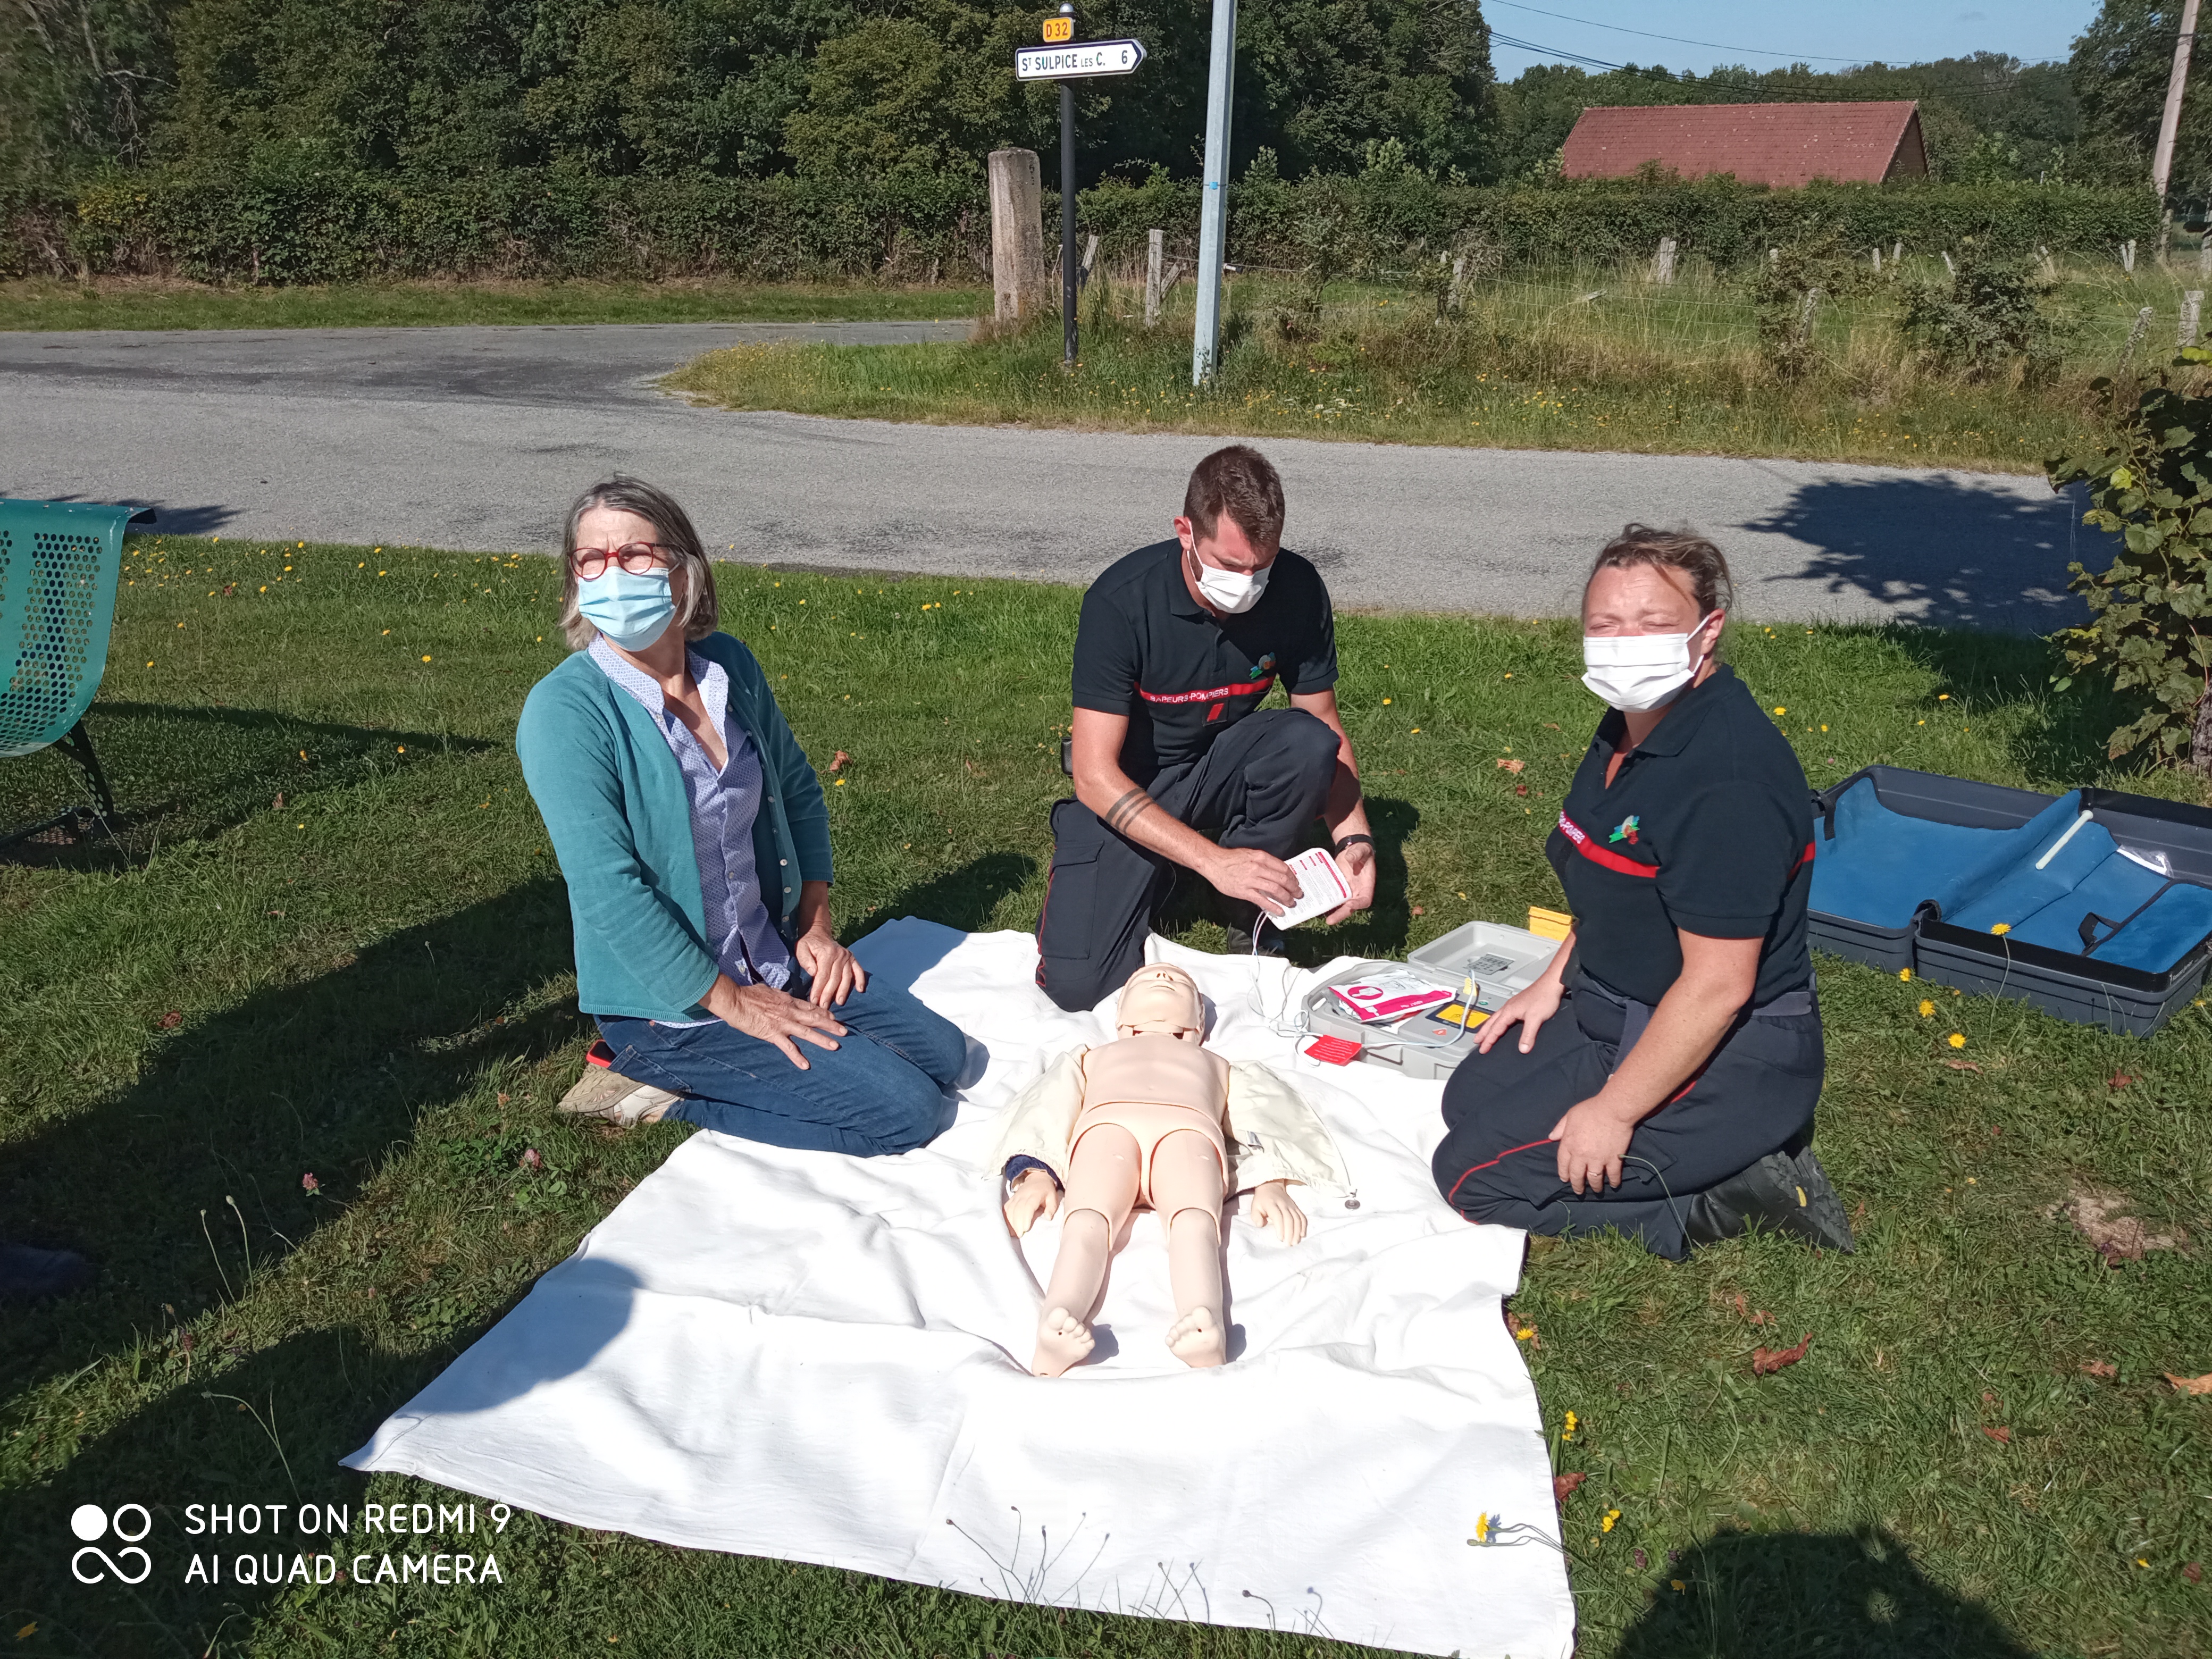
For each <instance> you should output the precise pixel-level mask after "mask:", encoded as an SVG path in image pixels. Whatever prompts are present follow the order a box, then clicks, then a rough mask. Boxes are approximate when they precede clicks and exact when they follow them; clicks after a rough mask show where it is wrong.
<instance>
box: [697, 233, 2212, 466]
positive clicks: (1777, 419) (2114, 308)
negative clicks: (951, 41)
mask: <svg viewBox="0 0 2212 1659" xmlns="http://www.w3.org/2000/svg"><path fill="white" fill-rule="evenodd" d="M1923 266H1924V267H1926V269H1924V270H1923V269H1920V268H1919V267H1923ZM1941 276H1942V265H1941V264H1940V263H1938V262H1936V261H1935V260H1933V259H1926V260H1908V261H1906V268H1905V270H1904V271H1903V272H1901V273H1900V272H1899V271H1898V270H1897V268H1895V267H1892V268H1891V275H1890V276H1889V278H1888V279H1887V280H1886V281H1885V283H1884V284H1883V285H1882V286H1881V287H1879V288H1877V289H1873V290H1872V291H1870V292H1868V293H1865V294H1861V295H1853V296H1851V297H1850V298H1848V299H1846V300H1844V301H1837V302H1829V303H1826V304H1824V305H1823V306H1822V307H1820V309H1819V311H1818V312H1817V313H1816V327H1815V331H1814V338H1815V341H1816V343H1817V345H1818V347H1819V361H1818V362H1817V363H1816V364H1815V366H1814V368H1812V369H1811V370H1810V371H1808V372H1806V373H1802V374H1789V375H1778V374H1776V373H1775V372H1774V371H1772V370H1771V369H1770V368H1768V367H1767V366H1766V365H1765V362H1764V361H1763V360H1762V359H1761V357H1760V356H1759V349H1758V343H1757V329H1756V319H1754V317H1753V309H1752V304H1751V299H1750V295H1749V292H1748V290H1747V288H1746V287H1745V285H1744V284H1743V283H1741V282H1738V281H1735V280H1733V279H1727V278H1723V277H1722V276H1717V275H1716V274H1715V273H1714V272H1712V271H1711V270H1709V269H1706V268H1704V267H1702V266H1692V267H1690V268H1688V269H1686V270H1685V271H1684V273H1683V275H1682V276H1680V279H1679V280H1677V281H1676V282H1675V283H1672V284H1670V285H1668V286H1665V287H1660V286H1657V285H1655V284H1652V283H1649V282H1647V281H1646V280H1644V273H1643V272H1642V271H1641V270H1620V269H1619V268H1615V267H1600V266H1591V267H1588V268H1583V269H1579V270H1536V271H1508V272H1505V273H1503V274H1501V275H1498V276H1490V277H1486V278H1484V279H1483V280H1481V281H1480V282H1479V283H1474V284H1473V285H1471V286H1470V287H1469V289H1468V291H1467V298H1466V302H1465V307H1464V309H1463V312H1462V314H1460V315H1459V316H1457V317H1456V318H1455V319H1453V320H1451V321H1449V323H1443V322H1439V321H1438V320H1437V312H1436V303H1435V301H1434V298H1433V297H1432V296H1424V295H1419V294H1417V293H1415V292H1413V291H1412V290H1410V289H1407V288H1404V287H1394V286H1383V285H1377V284H1375V283H1349V282H1346V283H1333V284H1331V285H1330V286H1329V287H1328V289H1327V290H1326V291H1325V292H1324V293H1323V294H1322V296H1321V302H1320V304H1319V305H1318V307H1317V308H1304V307H1308V306H1309V303H1310V296H1309V295H1305V294H1304V291H1303V290H1302V289H1301V288H1300V287H1299V285H1298V284H1297V283H1296V282H1295V281H1294V280H1292V279H1291V278H1290V277H1289V276H1285V275H1284V274H1281V273H1272V274H1271V273H1259V274H1249V275H1245V276H1237V277H1233V278H1231V280H1230V283H1229V284H1228V293H1227V295H1226V297H1225V301H1224V315H1225V319H1226V321H1225V325H1224V330H1223V339H1224V345H1223V359H1222V368H1221V371H1220V373H1219V374H1218V378H1217V380H1216V383H1215V384H1214V385H1213V386H1212V387H1210V388H1208V389H1206V390H1205V391H1194V390H1193V388H1192V386H1191V384H1190V329H1191V305H1192V287H1191V285H1190V284H1189V283H1182V284H1181V285H1179V286H1178V287H1177V288H1176V289H1175V290H1173V292H1172V293H1171V294H1170V304H1169V307H1168V310H1167V313H1166V314H1165V316H1164V318H1163V320H1162V321H1161V322H1160V323H1159V324H1158V325H1156V326H1153V327H1150V328H1147V327H1146V325H1145V324H1144V321H1143V294H1142V289H1141V283H1140V281H1139V283H1131V282H1130V281H1128V280H1126V278H1125V279H1124V280H1121V281H1118V282H1116V281H1110V280H1109V281H1106V282H1102V283H1096V284H1094V285H1093V286H1092V288H1091V290H1090V291H1089V292H1088V294H1087V295H1086V296H1085V300H1084V301H1083V305H1082V319H1083V325H1084V333H1083V348H1082V350H1083V356H1082V359H1081V362H1079V365H1078V367H1077V368H1076V371H1075V372H1074V373H1073V374H1069V373H1067V372H1066V370H1065V369H1064V368H1063V367H1062V363H1061V350H1062V347H1061V337H1060V322H1059V319H1058V317H1057V315H1056V314H1054V315H1052V316H1048V317H1046V318H1044V319H1042V322H1041V323H1040V324H1039V325H1038V326H1036V327H1035V328H1032V329H1030V330H1028V331H1024V332H1022V333H1019V334H1016V335H1013V336H1011V337H990V338H984V339H980V340H975V341H972V342H969V343H962V344H931V345H912V346H845V347H836V346H817V345H791V346H781V345H768V346H740V347H738V348H735V349H731V350H727V351H722V352H717V353H714V354H713V355H711V356H707V357H704V358H702V359H701V360H700V361H699V362H696V363H693V364H691V365H690V366H688V367H687V368H684V370H683V371H682V372H680V373H679V374H677V375H676V376H674V377H673V378H672V379H671V382H670V384H671V385H672V386H676V387H678V389H680V390H684V391H687V392H691V393H693V394H694V395H696V396H697V397H700V398H704V399H706V400H708V401H709V402H714V403H719V404H724V405H726V406H727V407H729V408H732V409H781V410H794V411H797V412H800V413H805V414H815V415H834V416H874V417H878V418H882V419H888V420H908V421H933V422H952V423H956V424H962V425H990V424H996V423H1000V422H1025V423H1030V424H1034V425H1039V426H1058V427H1075V428H1109V429H1114V430H1121V431H1196V432H1209V433H1210V432H1237V433H1247V434H1250V435H1255V436H1261V437H1278V436H1284V435H1291V436H1307V437H1315V436H1323V437H1327V436H1336V437H1346V438H1361V439H1370V440H1373V439H1382V440H1386V441H1392V442H1398V443H1421V444H1462V445H1479V446H1483V447H1497V448H1537V449H1597V450H1628V451H1635V452H1640V453H1665V454H1680V453H1698V454H1729V455H1773V456H1790V457H1794V458H1797V459H1807V460H1838V461H1859V462H1867V463H1874V464H1877V465H1903V466H1959V467H1966V468H1971V469H1975V470H1979V471H1997V472H2036V471H2040V470H2041V467H2042V462H2043V459H2044V457H2045V455H2047V454H2049V453H2052V452H2053V451H2055V450H2057V449H2061V448H2063V447H2069V446H2070V445H2072V444H2074V443H2075V442H2076V441H2078V439H2079V436H2080V434H2081V428H2082V426H2083V424H2084V423H2085V421H2093V420H2094V419H2096V418H2097V416H2098V414H2099V412H2100V410H2101V407H2102V404H2101V400H2100V399H2099V398H2098V397H2097V396H2096V395H2095V394H2094V392H2093V391H2092V390H2091V389H2090V386H2089V382H2090V380H2093V378H2095V377H2096V376H2098V375H2100V374H2110V373H2112V372H2113V370H2114V369H2115V368H2116V367H2117V366H2118V364H2119V362H2120V361H2121V359H2122V356H2123V355H2124V353H2125V352H2126V350H2127V349H2128V340H2129V336H2130V331H2131V330H2132V329H2133V328H2134V327H2135V325H2136V317H2137V314H2138V312H2139V311H2140V310H2142V309H2144V308H2146V307H2147V308H2148V311H2149V312H2150V313H2151V321H2150V323H2149V324H2148V331H2147V332H2146V333H2145V335H2144V336H2143V338H2142V343H2140V344H2139V346H2138V347H2137V349H2136V352H2135V356H2134V359H2133V361H2134V362H2135V363H2136V366H2137V367H2138V368H2140V367H2142V366H2143V365H2145V364H2147V363H2156V362H2165V361H2166V358H2167V357H2169V356H2171V355H2172V354H2171V351H2170V350H2169V349H2167V348H2168V347H2169V345H2170V343H2171V342H2172V340H2173V338H2174V337H2175V328H2176V318H2177V316H2178V313H2179V307H2180V303H2181V297H2182V289H2183V282H2184V280H2185V279H2184V278H2182V277H2180V276H2177V275H2174V274H2172V273H2168V272H2162V271H2159V270H2154V269H2153V268H2152V267H2151V266H2150V265H2149V264H2148V263H2146V264H2145V265H2144V267H2143V268H2142V270H2140V271H2138V272H2136V274H2134V275H2132V276H2130V275H2125V274H2124V273H2122V272H2121V271H2120V270H2118V267H2117V266H2114V267H2112V268H2111V269H2110V270H2106V269H2104V268H2101V267H2100V268H2094V269H2091V268H2082V267H2075V268H2069V269H2068V270H2065V271H2064V272H2063V278H2062V280H2061V281H2060V282H2059V283H2057V285H2056V286H2055V287H2054V288H2053V289H2052V290H2051V294H2050V295H2049V296H2048V298H2047V300H2046V301H2045V308H2046V309H2047V310H2048V311H2049V312H2050V313H2051V315H2052V316H2053V317H2054V318H2055V319H2057V320H2059V321H2060V322H2061V323H2062V324H2063V325H2064V327H2065V330H2066V334H2065V341H2066V344H2065V351H2064V356H2063V362H2062V364H2061V365H2060V366H2059V368H2057V372H2056V373H2055V374H2054V375H2053V376H2052V377H2051V378H2050V379H2049V380H2047V381H2045V382H2043V383H2040V384H2037V385H2033V386H2021V385H2018V384H2015V383H2013V382H2012V381H2011V380H2002V381H1999V382H1997V383H1994V384H1978V383H1974V382H1972V381H1970V380H1965V379H1963V378H1961V377H1960V376H1957V375H1953V374H1942V373H1936V372H1934V371H1931V370H1930V369H1929V368H1926V367H1925V366H1924V365H1923V364H1922V363H1921V362H1918V360H1917V358H1916V357H1915V356H1914V354H1913V353H1912V351H1911V349H1908V347H1907V346H1906V345H1905V343H1904V342H1903V341H1902V340H1901V339H1900V337H1899V334H1898V331H1897V317H1898V314H1899V308H1900V304H1901V301H1902V298H1903V295H1904V292H1905V290H1904V288H1903V286H1902V284H1903V283H1904V282H1905V281H1909V280H1933V279H1936V278H1940V277H1941ZM2186 280H2197V279H2195V278H2193V277H2191V278H2188V279H2186Z"/></svg>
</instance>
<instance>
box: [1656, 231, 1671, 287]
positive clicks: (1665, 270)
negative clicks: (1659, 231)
mask: <svg viewBox="0 0 2212 1659" xmlns="http://www.w3.org/2000/svg"><path fill="white" fill-rule="evenodd" d="M1651 280H1652V281H1653V282H1655V283H1658V284H1659V285H1660V286H1661V287H1662V288H1664V287H1666V286H1667V285H1668V284H1669V283H1672V282H1673V281H1674V238H1673V237H1671V236H1662V237H1661V238H1660V239H1659V251H1658V252H1656V253H1655V254H1653V255H1652V256H1651Z"/></svg>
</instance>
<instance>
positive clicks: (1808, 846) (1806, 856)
mask: <svg viewBox="0 0 2212 1659" xmlns="http://www.w3.org/2000/svg"><path fill="white" fill-rule="evenodd" d="M1812 861H1813V843H1812V842H1809V841H1808V842H1806V843H1805V851H1804V853H1803V854H1802V855H1801V856H1800V857H1799V858H1798V860H1797V862H1796V863H1795V864H1793V865H1791V866H1790V874H1791V875H1793V876H1794V875H1796V873H1797V872H1799V871H1800V870H1802V869H1803V868H1804V867H1805V866H1807V865H1808V864H1810V863H1811V862H1812Z"/></svg>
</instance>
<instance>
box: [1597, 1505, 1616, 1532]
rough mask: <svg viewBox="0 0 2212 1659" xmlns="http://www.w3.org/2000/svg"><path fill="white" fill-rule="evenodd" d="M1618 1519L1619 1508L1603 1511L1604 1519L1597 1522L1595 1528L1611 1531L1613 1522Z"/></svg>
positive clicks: (1601, 1530)
mask: <svg viewBox="0 0 2212 1659" xmlns="http://www.w3.org/2000/svg"><path fill="white" fill-rule="evenodd" d="M1619 1520H1620V1510H1607V1511H1606V1512H1605V1519H1604V1520H1602V1521H1601V1522H1598V1523H1597V1529H1598V1530H1599V1531H1600V1532H1611V1531H1612V1530H1613V1523H1614V1522H1617V1521H1619Z"/></svg>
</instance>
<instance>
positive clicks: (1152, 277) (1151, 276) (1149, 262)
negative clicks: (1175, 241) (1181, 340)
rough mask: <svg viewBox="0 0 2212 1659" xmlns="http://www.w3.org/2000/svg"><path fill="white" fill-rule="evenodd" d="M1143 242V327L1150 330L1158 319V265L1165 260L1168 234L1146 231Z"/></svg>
mask: <svg viewBox="0 0 2212 1659" xmlns="http://www.w3.org/2000/svg"><path fill="white" fill-rule="evenodd" d="M1145 241H1146V247H1145V326H1146V328H1150V327H1152V325H1154V324H1155V323H1157V322H1158V321H1159V319H1160V300H1161V297H1162V296H1161V293H1160V265H1161V263H1162V262H1163V261H1164V259H1165V258H1167V251H1168V234H1167V232H1165V231H1164V230H1150V231H1146V233H1145Z"/></svg>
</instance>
